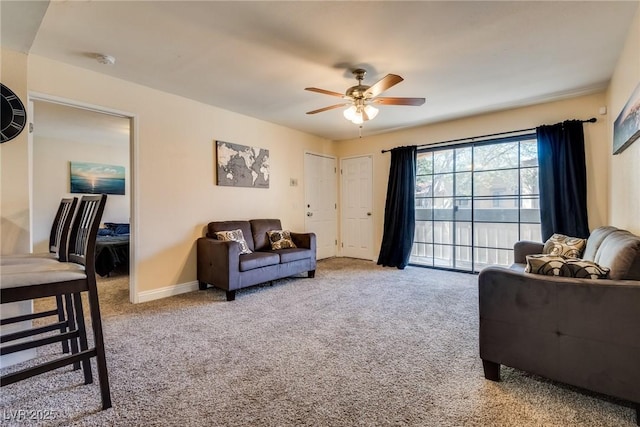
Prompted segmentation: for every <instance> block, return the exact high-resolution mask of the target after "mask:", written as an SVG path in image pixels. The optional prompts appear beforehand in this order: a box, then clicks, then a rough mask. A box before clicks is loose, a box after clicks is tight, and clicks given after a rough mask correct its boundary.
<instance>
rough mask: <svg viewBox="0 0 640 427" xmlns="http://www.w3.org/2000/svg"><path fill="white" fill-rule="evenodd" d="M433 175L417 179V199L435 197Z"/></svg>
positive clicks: (419, 176) (421, 176) (420, 176)
mask: <svg viewBox="0 0 640 427" xmlns="http://www.w3.org/2000/svg"><path fill="white" fill-rule="evenodd" d="M432 180H433V176H432V175H418V176H417V177H416V197H428V196H433V193H432V188H433V184H432Z"/></svg>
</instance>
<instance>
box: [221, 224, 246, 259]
mask: <svg viewBox="0 0 640 427" xmlns="http://www.w3.org/2000/svg"><path fill="white" fill-rule="evenodd" d="M216 239H218V240H226V241H233V242H238V243H240V255H242V254H250V253H251V249H249V245H247V241H246V240H244V234H242V230H240V229H237V230H229V231H216Z"/></svg>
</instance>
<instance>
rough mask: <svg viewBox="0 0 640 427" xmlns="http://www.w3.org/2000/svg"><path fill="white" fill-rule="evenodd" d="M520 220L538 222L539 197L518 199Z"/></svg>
mask: <svg viewBox="0 0 640 427" xmlns="http://www.w3.org/2000/svg"><path fill="white" fill-rule="evenodd" d="M520 222H535V223H538V224H540V199H539V198H538V197H537V196H535V197H523V198H522V199H521V200H520Z"/></svg>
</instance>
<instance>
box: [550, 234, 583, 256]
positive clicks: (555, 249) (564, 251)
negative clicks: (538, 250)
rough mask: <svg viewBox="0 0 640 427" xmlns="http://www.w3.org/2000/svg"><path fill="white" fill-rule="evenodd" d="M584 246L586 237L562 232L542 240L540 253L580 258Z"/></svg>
mask: <svg viewBox="0 0 640 427" xmlns="http://www.w3.org/2000/svg"><path fill="white" fill-rule="evenodd" d="M585 246H587V239H580V238H578V237H569V236H565V235H564V234H554V235H553V236H551V237H549V240H547V241H546V242H544V249H542V253H543V254H547V255H562V256H564V257H567V258H580V257H581V256H582V252H583V251H584V248H585Z"/></svg>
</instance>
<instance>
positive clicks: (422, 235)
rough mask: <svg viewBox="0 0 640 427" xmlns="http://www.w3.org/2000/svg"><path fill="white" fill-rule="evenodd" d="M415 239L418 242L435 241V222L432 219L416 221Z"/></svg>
mask: <svg viewBox="0 0 640 427" xmlns="http://www.w3.org/2000/svg"><path fill="white" fill-rule="evenodd" d="M414 241H415V242H417V243H432V242H433V223H432V222H431V221H416V230H415V232H414Z"/></svg>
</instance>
